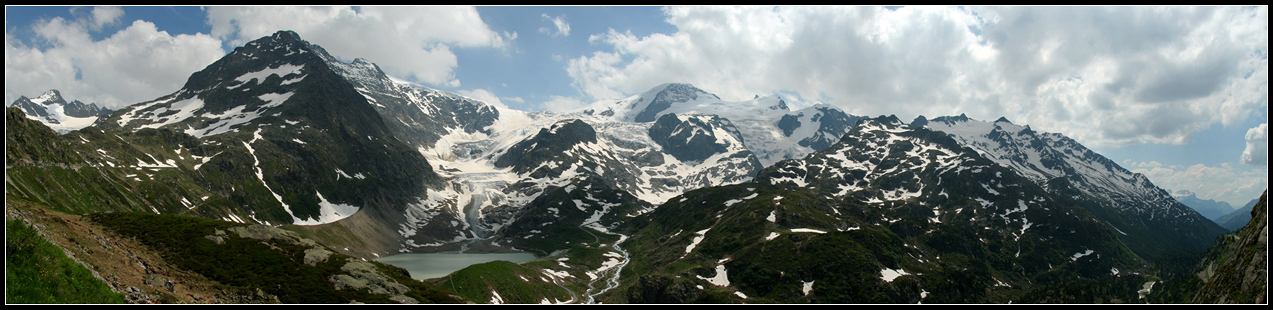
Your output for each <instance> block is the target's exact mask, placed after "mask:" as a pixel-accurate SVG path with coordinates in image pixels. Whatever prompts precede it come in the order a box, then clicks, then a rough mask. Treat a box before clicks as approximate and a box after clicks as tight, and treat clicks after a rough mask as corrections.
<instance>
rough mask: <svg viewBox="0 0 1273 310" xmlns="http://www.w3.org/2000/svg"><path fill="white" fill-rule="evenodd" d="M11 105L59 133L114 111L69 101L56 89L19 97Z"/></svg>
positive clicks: (77, 101) (88, 124)
mask: <svg viewBox="0 0 1273 310" xmlns="http://www.w3.org/2000/svg"><path fill="white" fill-rule="evenodd" d="M9 106H10V107H16V108H20V109H22V112H24V113H26V115H27V117H28V118H31V119H33V120H37V121H40V122H41V123H44V125H45V126H49V128H52V129H53V130H54V131H57V132H58V133H67V132H70V131H72V130H77V129H80V128H84V127H88V126H90V125H93V123H94V122H97V120H98V119H101V118H105V117H107V116H109V115H110V113H111V112H112V111H111V110H110V109H107V108H105V107H98V106H97V104H96V103H89V104H84V103H83V102H80V101H79V100H75V101H71V102H69V103H68V102H66V99H63V98H62V93H61V92H59V91H58V90H56V89H52V90H49V91H47V92H45V93H44V94H43V95H40V96H39V97H35V98H27V97H26V96H21V97H18V100H14V101H13V103H12V104H10V105H9Z"/></svg>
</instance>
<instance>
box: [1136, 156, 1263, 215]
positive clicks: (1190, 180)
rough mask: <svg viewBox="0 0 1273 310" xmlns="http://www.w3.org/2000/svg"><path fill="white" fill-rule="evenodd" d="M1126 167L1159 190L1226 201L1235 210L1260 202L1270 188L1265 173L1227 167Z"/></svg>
mask: <svg viewBox="0 0 1273 310" xmlns="http://www.w3.org/2000/svg"><path fill="white" fill-rule="evenodd" d="M1155 164H1156V163H1155ZM1129 166H1130V167H1137V168H1133V169H1131V170H1132V172H1136V173H1140V174H1144V175H1145V177H1148V178H1149V179H1150V180H1152V181H1153V182H1154V185H1157V186H1159V187H1162V188H1165V189H1172V190H1177V191H1179V190H1188V191H1191V192H1193V193H1194V194H1195V195H1196V196H1198V198H1201V199H1214V200H1219V201H1225V202H1228V203H1229V204H1231V205H1235V206H1241V205H1243V204H1246V203H1247V202H1249V201H1251V199H1255V198H1259V197H1260V193H1261V192H1263V191H1264V189H1266V188H1268V184H1269V178H1268V169H1251V168H1250V167H1249V166H1246V167H1244V166H1241V165H1233V164H1229V163H1222V164H1219V165H1217V166H1207V165H1203V164H1196V165H1192V166H1188V167H1183V166H1176V165H1171V166H1162V165H1141V164H1139V163H1133V164H1131V165H1129Z"/></svg>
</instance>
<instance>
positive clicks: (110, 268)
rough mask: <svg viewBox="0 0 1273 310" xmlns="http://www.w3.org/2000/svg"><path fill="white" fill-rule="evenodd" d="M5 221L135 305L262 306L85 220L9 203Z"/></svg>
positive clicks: (251, 296) (256, 299) (258, 298)
mask: <svg viewBox="0 0 1273 310" xmlns="http://www.w3.org/2000/svg"><path fill="white" fill-rule="evenodd" d="M5 218H7V219H20V220H22V221H24V222H26V223H27V224H28V225H30V226H32V227H34V228H35V229H36V230H37V231H39V232H40V234H41V235H43V236H44V237H45V238H47V239H48V240H49V241H51V242H53V243H54V244H56V245H58V246H59V247H61V248H62V249H63V251H64V252H65V254H66V255H67V256H68V257H70V258H71V259H72V260H75V261H76V262H78V263H80V264H81V265H84V266H85V267H86V268H88V269H89V270H90V271H92V272H93V275H94V276H95V277H97V278H98V279H101V280H102V281H103V282H105V283H106V284H107V285H108V286H110V287H111V289H112V290H114V291H115V292H117V293H121V294H123V295H124V296H125V300H127V301H128V302H131V303H261V302H270V301H271V299H269V298H265V297H261V296H256V294H248V293H236V292H235V290H232V289H225V288H224V286H223V285H220V284H218V283H216V282H215V281H211V280H208V279H206V278H204V277H203V276H202V275H199V274H196V273H192V272H189V271H185V270H181V269H179V268H176V267H174V266H172V265H170V264H169V263H167V262H166V261H164V259H163V258H162V257H161V255H159V253H156V252H155V251H153V250H150V249H149V248H148V247H146V246H144V245H141V244H139V243H138V242H137V241H136V240H131V239H127V238H122V237H120V236H119V235H116V234H114V233H113V232H111V231H109V230H106V229H104V228H103V227H101V226H98V225H97V224H95V223H92V222H89V221H84V220H82V219H81V216H78V215H69V214H62V213H58V212H53V211H48V210H45V209H43V208H39V207H35V206H30V205H22V204H18V205H14V204H10V203H8V202H6V203H5Z"/></svg>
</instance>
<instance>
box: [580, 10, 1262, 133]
mask: <svg viewBox="0 0 1273 310" xmlns="http://www.w3.org/2000/svg"><path fill="white" fill-rule="evenodd" d="M664 12H665V14H666V16H667V21H668V22H669V23H671V24H672V25H674V26H676V27H677V32H675V33H671V34H661V33H655V34H651V35H648V36H644V37H638V36H636V35H633V34H632V33H630V32H618V31H614V30H611V31H609V32H608V33H603V34H594V35H592V36H590V37H589V40H590V42H593V43H594V44H599V45H601V46H603V47H606V49H603V50H601V51H597V52H594V53H592V54H589V55H584V56H580V57H577V58H574V59H570V61H569V64H568V65H567V68H566V70H567V72H568V73H569V74H570V76H571V78H572V79H573V80H574V81H573V84H572V85H573V86H574V87H576V88H577V89H578V90H579V91H581V92H582V93H583V94H585V95H586V96H589V97H590V98H588V99H590V100H599V99H613V98H622V97H626V96H627V95H631V94H635V93H639V92H642V91H645V90H647V89H649V88H650V87H653V86H655V85H659V84H662V83H667V82H686V83H691V84H694V85H696V86H698V87H699V88H702V89H704V90H707V91H709V92H713V93H715V94H717V95H719V96H721V97H722V98H723V99H726V100H744V99H748V98H751V97H752V96H753V95H756V94H771V93H775V92H779V91H788V92H790V93H792V94H795V95H796V97H797V98H792V99H793V100H792V101H798V102H799V101H826V102H828V103H831V104H834V105H837V106H839V107H841V108H843V109H845V110H846V111H847V112H849V113H853V114H857V115H870V116H875V115H887V114H897V115H898V116H899V117H901V118H904V119H909V118H913V117H915V116H917V115H925V116H929V117H933V116H941V115H958V114H959V113H967V114H968V115H969V116H971V117H974V118H980V119H985V120H992V119H996V118H998V117H1000V116H1006V117H1008V118H1009V119H1011V120H1013V121H1014V122H1017V123H1022V124H1030V125H1031V127H1033V128H1035V129H1037V130H1042V131H1048V132H1062V133H1065V134H1066V135H1068V136H1070V137H1072V138H1074V139H1076V140H1078V141H1081V142H1082V143H1084V144H1089V145H1092V146H1102V145H1104V146H1120V145H1127V144H1132V143H1146V142H1153V143H1184V142H1186V141H1187V140H1188V139H1190V138H1191V137H1192V135H1193V133H1194V132H1197V131H1199V130H1202V129H1205V128H1209V127H1210V126H1211V125H1212V124H1216V123H1223V124H1225V125H1233V124H1237V123H1240V122H1242V121H1245V120H1246V118H1247V117H1248V116H1249V115H1251V112H1252V111H1256V110H1259V109H1261V108H1267V106H1268V59H1267V55H1268V14H1267V12H1268V11H1267V7H1199V8H1193V7H1164V8H1156V7H990V8H968V9H965V8H956V7H927V6H921V7H904V8H901V9H897V10H887V9H883V8H876V7H776V8H770V7H714V6H713V7H675V8H667V9H665V10H664Z"/></svg>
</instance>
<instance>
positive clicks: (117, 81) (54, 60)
mask: <svg viewBox="0 0 1273 310" xmlns="http://www.w3.org/2000/svg"><path fill="white" fill-rule="evenodd" d="M115 9H118V8H115ZM115 9H103V8H98V9H94V10H93V14H92V15H91V17H81V18H80V19H76V20H66V19H63V18H60V17H58V18H53V19H51V20H42V21H39V22H37V23H36V24H35V25H33V26H32V28H33V30H34V32H35V34H36V37H37V40H41V41H42V42H47V43H48V44H47V45H48V46H49V47H47V48H44V49H41V48H37V47H33V46H30V45H28V44H27V43H25V42H22V41H20V40H18V39H17V38H14V37H11V36H10V35H9V34H8V33H7V32H6V34H5V68H4V75H5V94H4V96H5V102H13V101H14V100H17V98H18V97H19V96H28V97H30V96H37V95H39V94H41V93H44V92H45V91H47V90H50V89H57V90H59V91H61V92H62V95H63V97H65V98H66V99H67V100H80V101H83V102H89V103H97V104H99V105H103V106H106V107H110V108H112V109H117V108H120V107H123V106H126V105H130V104H135V103H139V102H143V101H147V100H152V99H155V98H158V97H160V96H163V95H166V94H169V93H171V92H173V91H176V90H178V89H180V88H181V86H182V84H183V83H185V81H186V79H187V78H189V77H190V74H191V73H193V72H195V71H198V70H201V69H203V68H204V67H206V66H207V65H208V64H211V63H212V62H214V61H216V60H217V59H219V58H220V57H222V56H224V55H225V51H223V50H222V49H221V41H220V40H217V39H216V38H213V37H211V36H208V35H203V34H196V35H175V36H174V35H169V34H168V33H167V32H165V31H159V30H158V29H156V28H155V25H154V24H152V23H150V22H145V21H140V20H138V21H134V22H133V23H132V24H131V25H129V26H128V27H126V28H124V29H121V30H119V31H118V32H116V33H114V34H112V35H111V36H110V37H107V38H105V39H102V40H100V41H94V40H93V39H92V38H91V37H90V35H89V31H90V28H92V27H94V25H105V24H110V23H111V21H112V20H117V19H118V18H119V16H122V11H115ZM88 18H91V19H92V20H89V19H88Z"/></svg>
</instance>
